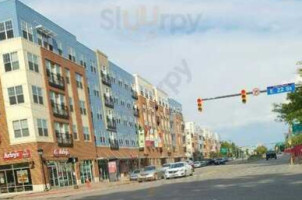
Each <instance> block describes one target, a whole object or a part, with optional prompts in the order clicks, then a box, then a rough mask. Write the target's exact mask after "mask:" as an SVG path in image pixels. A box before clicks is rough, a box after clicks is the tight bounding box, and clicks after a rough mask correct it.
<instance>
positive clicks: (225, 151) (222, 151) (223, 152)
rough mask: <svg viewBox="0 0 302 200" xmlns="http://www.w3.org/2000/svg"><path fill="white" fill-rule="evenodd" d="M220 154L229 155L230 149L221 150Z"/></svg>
mask: <svg viewBox="0 0 302 200" xmlns="http://www.w3.org/2000/svg"><path fill="white" fill-rule="evenodd" d="M220 153H222V154H227V153H228V149H227V148H220Z"/></svg>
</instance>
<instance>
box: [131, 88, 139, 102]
mask: <svg viewBox="0 0 302 200" xmlns="http://www.w3.org/2000/svg"><path fill="white" fill-rule="evenodd" d="M131 96H132V98H133V99H135V100H138V94H137V91H135V90H134V89H131Z"/></svg>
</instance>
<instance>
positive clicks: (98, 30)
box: [23, 0, 302, 146]
mask: <svg viewBox="0 0 302 200" xmlns="http://www.w3.org/2000/svg"><path fill="white" fill-rule="evenodd" d="M23 2H24V3H26V4H27V5H29V6H31V7H32V8H34V9H35V10H37V11H39V12H41V13H42V14H44V15H46V16H47V17H48V18H50V19H51V20H53V21H55V22H56V23H58V24H59V25H61V26H62V27H65V28H66V29H67V30H68V31H70V32H72V33H74V34H75V35H76V36H77V37H78V39H79V41H81V42H83V43H84V44H86V45H88V46H89V47H91V48H92V49H100V50H101V51H103V52H105V53H106V54H107V55H108V56H109V58H110V59H111V60H112V61H113V62H114V63H116V64H118V65H119V66H121V67H123V68H125V69H126V70H128V71H130V72H131V73H138V74H140V75H142V76H143V77H145V78H147V79H149V80H150V81H151V82H152V83H154V84H155V85H157V84H159V83H160V82H162V81H166V79H167V77H170V78H171V76H172V77H173V74H175V67H177V66H178V67H179V66H180V67H181V66H182V63H183V61H185V62H186V64H187V67H188V69H189V72H190V74H191V75H192V77H191V79H190V80H189V81H187V79H186V76H185V74H183V73H180V74H179V77H178V78H180V79H179V80H178V81H179V82H178V83H179V85H178V86H177V90H179V92H177V93H175V92H174V91H173V90H171V89H169V88H167V92H168V93H169V94H170V95H171V96H173V97H174V98H176V99H177V100H179V101H180V102H181V103H182V104H183V108H184V113H185V119H186V120H187V121H195V122H197V123H198V124H200V125H202V126H206V127H209V128H211V129H212V130H214V131H216V132H218V133H219V134H220V135H221V137H222V138H223V139H226V140H232V141H235V142H236V143H238V144H239V145H241V146H245V145H256V144H260V143H271V142H277V141H280V140H283V138H284V133H285V132H286V131H287V127H286V126H285V125H284V124H281V123H277V122H275V121H274V120H275V117H276V116H275V114H274V113H272V112H271V110H272V104H273V103H280V102H284V100H285V97H286V96H285V95H277V96H269V97H268V96H266V95H265V94H262V95H260V96H259V97H249V98H248V103H247V104H246V105H242V104H241V100H240V98H232V99H226V100H219V101H215V102H214V101H213V102H205V105H204V112H203V113H202V114H200V113H198V112H196V110H197V108H196V99H197V97H202V98H205V97H212V96H217V95H224V94H229V93H239V92H240V91H241V89H243V88H245V89H247V90H252V89H253V88H255V87H259V88H262V89H264V88H266V87H267V86H269V85H275V84H281V83H286V82H291V81H295V79H296V69H297V66H296V62H297V61H298V60H301V56H302V53H301V52H302V48H301V45H302V40H301V32H302V26H300V23H301V20H302V12H301V11H300V8H301V6H302V2H301V1H291V0H288V1H281V0H279V1H276V0H267V1H260V0H259V1H255V0H245V1H242V0H228V1H226V0H225V1H222V0H217V1H213V0H203V1H200V0H188V1H184V0H183V1H177V2H175V1H173V0H166V1H155V0H154V1H152V0H146V1H138V0H129V1H113V0H110V1H109V0H108V1H107V0H104V1H100V0H85V1H72V0H43V1H39V0H23ZM143 9H145V14H146V16H147V17H146V21H144V22H142V21H141V20H142V19H144V18H143V17H142V15H139V14H137V12H142V10H143ZM154 13H155V14H154ZM119 14H121V16H122V17H119ZM138 16H139V17H138ZM156 17H157V18H156ZM154 19H156V20H154ZM139 20H140V21H139ZM190 20H191V21H190ZM138 22H141V23H139V24H138V25H137V23H138ZM146 22H149V23H146ZM193 22H194V23H193ZM192 24H193V25H194V26H192ZM135 25H136V26H135Z"/></svg>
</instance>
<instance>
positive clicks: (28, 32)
mask: <svg viewBox="0 0 302 200" xmlns="http://www.w3.org/2000/svg"><path fill="white" fill-rule="evenodd" d="M21 29H22V36H23V38H25V39H27V40H29V41H33V27H32V25H31V24H29V23H27V22H25V21H22V22H21Z"/></svg>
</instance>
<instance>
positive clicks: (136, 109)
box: [133, 107, 139, 117]
mask: <svg viewBox="0 0 302 200" xmlns="http://www.w3.org/2000/svg"><path fill="white" fill-rule="evenodd" d="M133 114H134V116H135V117H139V109H138V108H135V107H134V108H133Z"/></svg>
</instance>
